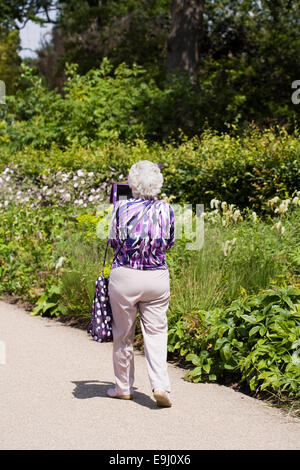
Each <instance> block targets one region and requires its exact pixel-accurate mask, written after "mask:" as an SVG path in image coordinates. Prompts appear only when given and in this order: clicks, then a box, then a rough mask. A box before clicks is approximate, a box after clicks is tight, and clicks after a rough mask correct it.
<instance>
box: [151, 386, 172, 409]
mask: <svg viewBox="0 0 300 470" xmlns="http://www.w3.org/2000/svg"><path fill="white" fill-rule="evenodd" d="M153 395H154V398H155V400H156V403H157V406H160V407H164V408H165V407H168V408H169V407H171V406H172V402H171V400H170V398H169V392H165V391H164V390H160V389H155V390H154V392H153Z"/></svg>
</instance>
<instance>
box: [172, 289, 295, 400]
mask: <svg viewBox="0 0 300 470" xmlns="http://www.w3.org/2000/svg"><path fill="white" fill-rule="evenodd" d="M193 322H194V323H193ZM299 338H300V290H299V289H295V288H293V287H287V288H280V287H278V286H270V288H269V289H268V290H266V291H265V292H263V293H260V294H259V295H256V296H251V297H247V296H246V297H245V298H239V299H236V300H234V301H233V302H232V303H231V305H230V306H229V307H228V308H226V309H221V308H217V309H214V310H211V311H203V310H200V311H199V312H197V314H196V313H194V316H193V321H192V322H190V323H189V322H187V321H186V320H181V321H179V322H177V324H175V325H174V326H173V327H172V328H170V331H169V351H171V352H173V351H175V350H177V349H179V350H180V353H181V355H183V356H185V357H186V360H188V361H191V362H192V363H193V364H194V366H196V367H195V368H194V369H193V370H191V371H189V372H188V373H187V375H186V378H187V379H191V380H193V381H194V382H199V381H200V380H205V379H209V380H220V379H223V378H224V376H225V375H226V374H227V375H228V374H235V375H236V374H237V373H238V375H239V377H240V379H241V380H246V381H247V383H249V385H250V388H251V390H256V391H258V390H260V391H262V390H265V389H267V390H269V391H272V392H274V393H276V394H278V393H283V392H284V393H286V394H288V395H290V396H295V397H300V353H299V347H300V339H299Z"/></svg>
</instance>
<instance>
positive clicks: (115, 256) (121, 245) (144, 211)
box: [101, 201, 154, 276]
mask: <svg viewBox="0 0 300 470" xmlns="http://www.w3.org/2000/svg"><path fill="white" fill-rule="evenodd" d="M153 203H154V201H151V202H150V204H148V205H147V206H145V207H144V209H143V212H142V215H141V217H140V218H138V220H137V221H136V222H135V224H134V225H133V227H132V228H131V233H132V232H133V230H134V229H135V227H136V226H137V225H138V224H139V222H140V221H141V220H142V218H143V217H144V215H145V214H146V212H147V211H148V210H149V209H150V207H151V206H152V205H153ZM118 210H119V208H118ZM137 215H139V214H136V215H135V216H134V218H133V220H134V219H135V217H136V216H137ZM131 233H130V234H131ZM130 234H129V235H130ZM125 241H126V239H124V240H123V242H122V243H121V244H120V245H119V247H118V249H117V251H116V252H115V254H114V257H113V261H112V262H114V260H115V259H116V258H117V256H118V254H119V251H120V250H121V248H122V247H123V245H124V243H125ZM108 246H109V239H108V240H107V243H106V248H105V253H104V260H103V265H102V273H101V274H102V276H103V273H104V267H105V262H106V256H107V250H108Z"/></svg>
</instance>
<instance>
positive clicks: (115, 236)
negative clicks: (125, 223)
mask: <svg viewBox="0 0 300 470" xmlns="http://www.w3.org/2000/svg"><path fill="white" fill-rule="evenodd" d="M119 205H120V201H116V202H115V204H114V208H113V212H112V216H111V221H110V229H109V236H108V244H109V245H110V246H111V247H112V248H113V249H116V248H117V247H118V245H119Z"/></svg>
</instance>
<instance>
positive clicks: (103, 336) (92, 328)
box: [87, 275, 113, 343]
mask: <svg viewBox="0 0 300 470" xmlns="http://www.w3.org/2000/svg"><path fill="white" fill-rule="evenodd" d="M108 282H109V277H108V278H106V277H104V276H103V275H101V276H98V277H97V280H96V292H95V296H94V300H93V306H92V318H91V321H90V323H89V326H88V329H87V331H88V333H90V334H91V335H92V337H93V339H94V340H95V341H99V343H105V342H108V341H112V340H113V334H112V312H111V306H110V302H109V297H108Z"/></svg>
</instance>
